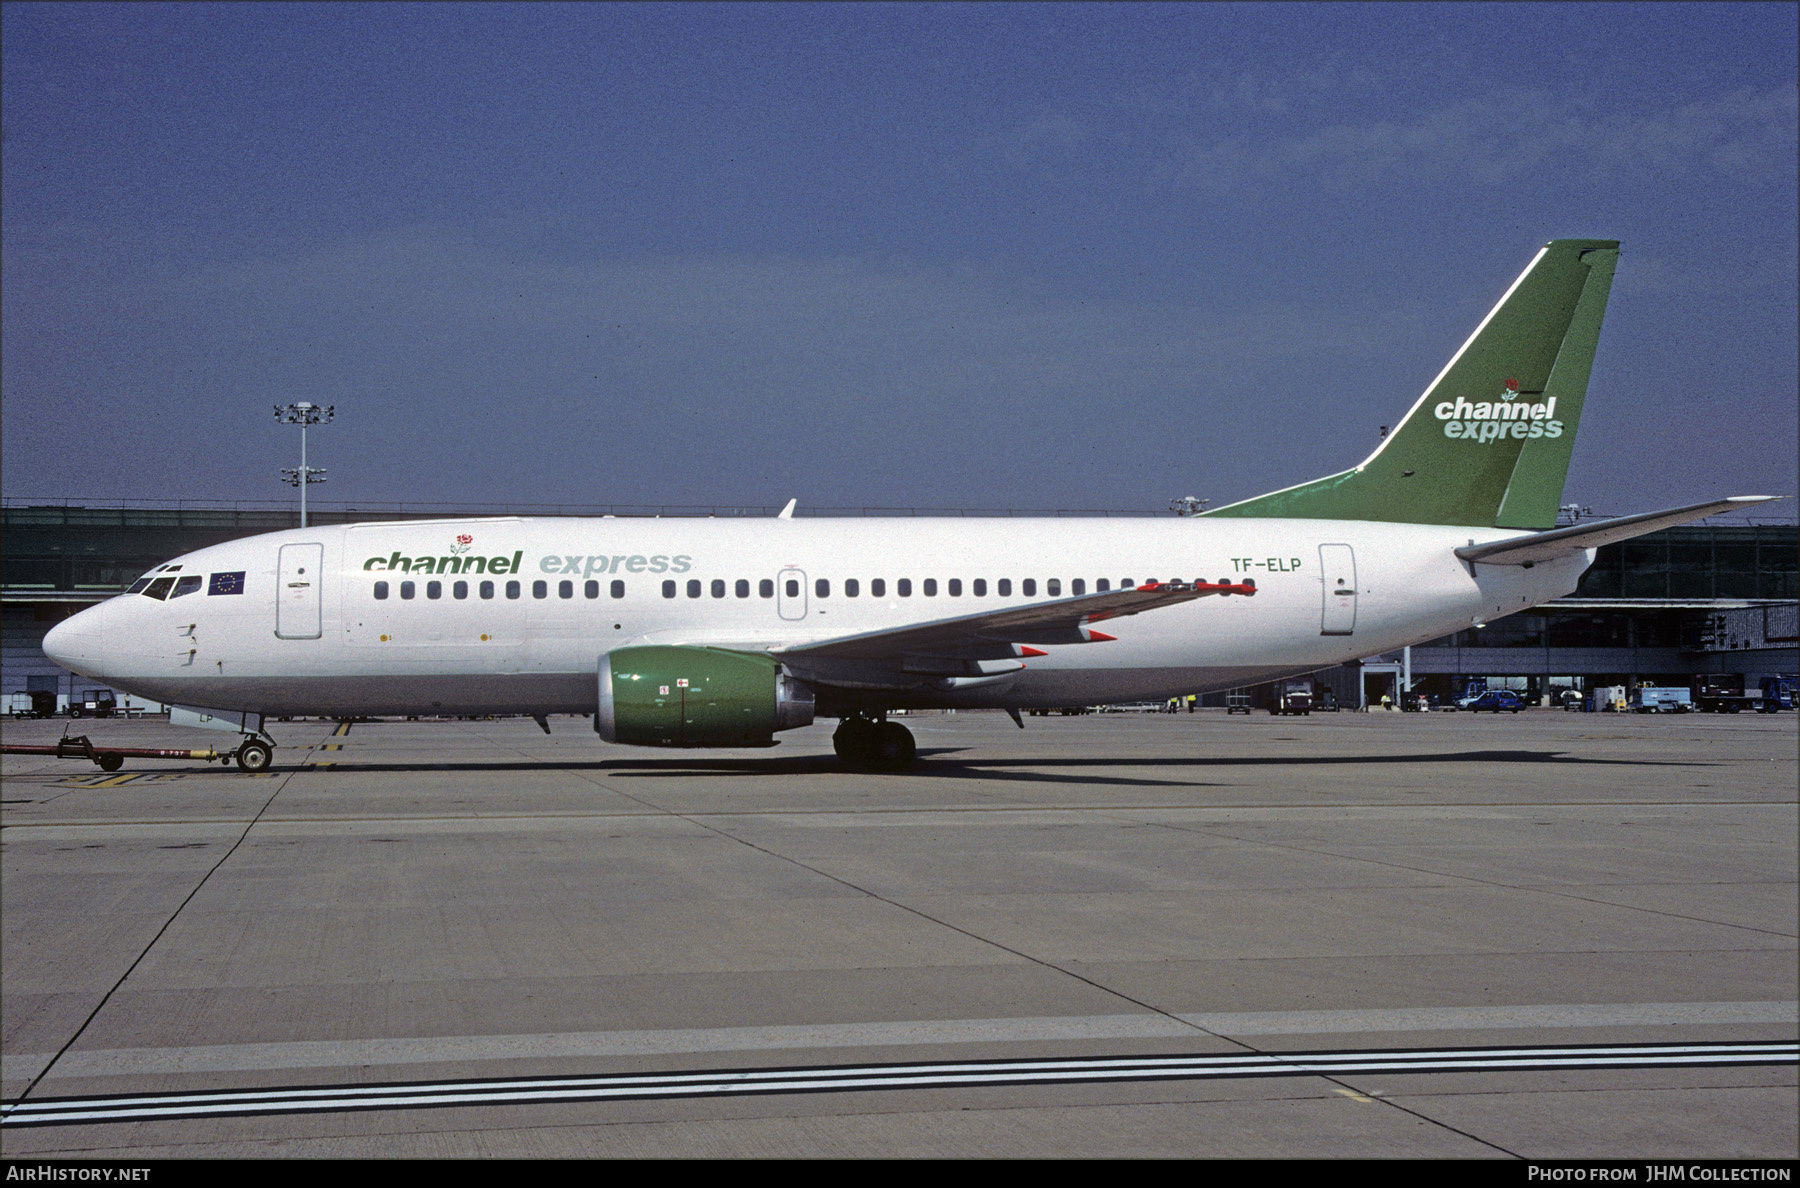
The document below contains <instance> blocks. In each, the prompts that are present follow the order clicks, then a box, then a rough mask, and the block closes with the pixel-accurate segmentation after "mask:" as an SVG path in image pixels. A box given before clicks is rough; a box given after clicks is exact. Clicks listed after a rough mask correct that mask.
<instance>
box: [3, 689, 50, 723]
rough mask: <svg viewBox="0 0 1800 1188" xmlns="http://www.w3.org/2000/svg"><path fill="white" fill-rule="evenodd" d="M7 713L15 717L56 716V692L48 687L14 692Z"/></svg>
mask: <svg viewBox="0 0 1800 1188" xmlns="http://www.w3.org/2000/svg"><path fill="white" fill-rule="evenodd" d="M7 713H9V714H11V715H12V716H13V717H15V718H54V717H55V716H56V694H55V693H52V692H50V691H49V690H46V689H33V690H32V691H31V692H29V693H14V694H13V695H12V704H11V705H10V706H8V707H7Z"/></svg>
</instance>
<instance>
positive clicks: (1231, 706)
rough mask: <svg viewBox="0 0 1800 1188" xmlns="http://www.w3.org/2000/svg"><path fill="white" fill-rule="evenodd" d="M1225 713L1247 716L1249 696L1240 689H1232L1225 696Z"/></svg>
mask: <svg viewBox="0 0 1800 1188" xmlns="http://www.w3.org/2000/svg"><path fill="white" fill-rule="evenodd" d="M1225 712H1226V713H1228V714H1247V713H1249V712H1250V694H1248V693H1246V692H1245V691H1244V690H1242V689H1233V690H1231V691H1230V692H1228V693H1226V694H1225Z"/></svg>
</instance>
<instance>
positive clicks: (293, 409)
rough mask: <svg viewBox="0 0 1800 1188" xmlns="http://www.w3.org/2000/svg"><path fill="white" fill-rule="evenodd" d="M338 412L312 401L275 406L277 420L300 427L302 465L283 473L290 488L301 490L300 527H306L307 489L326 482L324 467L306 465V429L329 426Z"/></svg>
mask: <svg viewBox="0 0 1800 1188" xmlns="http://www.w3.org/2000/svg"><path fill="white" fill-rule="evenodd" d="M336 412H337V405H335V404H327V405H326V406H325V407H323V408H320V407H319V406H318V405H316V404H314V403H313V402H312V401H310V400H302V401H299V402H298V403H295V404H289V405H285V406H284V405H280V404H277V405H276V406H275V419H276V420H277V421H280V422H281V423H282V424H284V425H298V426H300V465H299V466H298V467H292V466H284V467H282V468H281V473H282V474H284V475H286V476H287V479H286V481H287V484H288V485H289V486H290V487H299V488H300V527H302V528H304V527H306V488H307V487H308V486H310V485H311V484H313V483H322V482H324V481H325V468H324V467H323V466H308V465H307V464H306V429H307V426H309V425H329V424H330V423H331V418H332V416H333V415H334V414H335V413H336Z"/></svg>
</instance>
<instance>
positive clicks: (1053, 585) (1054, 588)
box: [1044, 578, 1062, 598]
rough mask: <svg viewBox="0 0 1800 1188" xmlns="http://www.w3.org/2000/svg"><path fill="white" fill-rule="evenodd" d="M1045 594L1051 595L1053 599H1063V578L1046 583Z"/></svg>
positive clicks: (1052, 579)
mask: <svg viewBox="0 0 1800 1188" xmlns="http://www.w3.org/2000/svg"><path fill="white" fill-rule="evenodd" d="M1044 593H1045V594H1047V595H1049V596H1050V597H1051V598H1061V597H1062V579H1061V578H1051V579H1050V580H1049V581H1047V582H1045V583H1044Z"/></svg>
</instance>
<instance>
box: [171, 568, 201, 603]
mask: <svg viewBox="0 0 1800 1188" xmlns="http://www.w3.org/2000/svg"><path fill="white" fill-rule="evenodd" d="M199 589H200V575H199V574H197V573H190V574H189V575H188V576H186V577H184V578H182V579H180V580H179V581H177V582H176V583H175V588H174V589H173V590H171V591H169V597H170V598H180V597H181V596H182V595H184V594H192V593H194V592H195V591H197V590H199Z"/></svg>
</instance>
